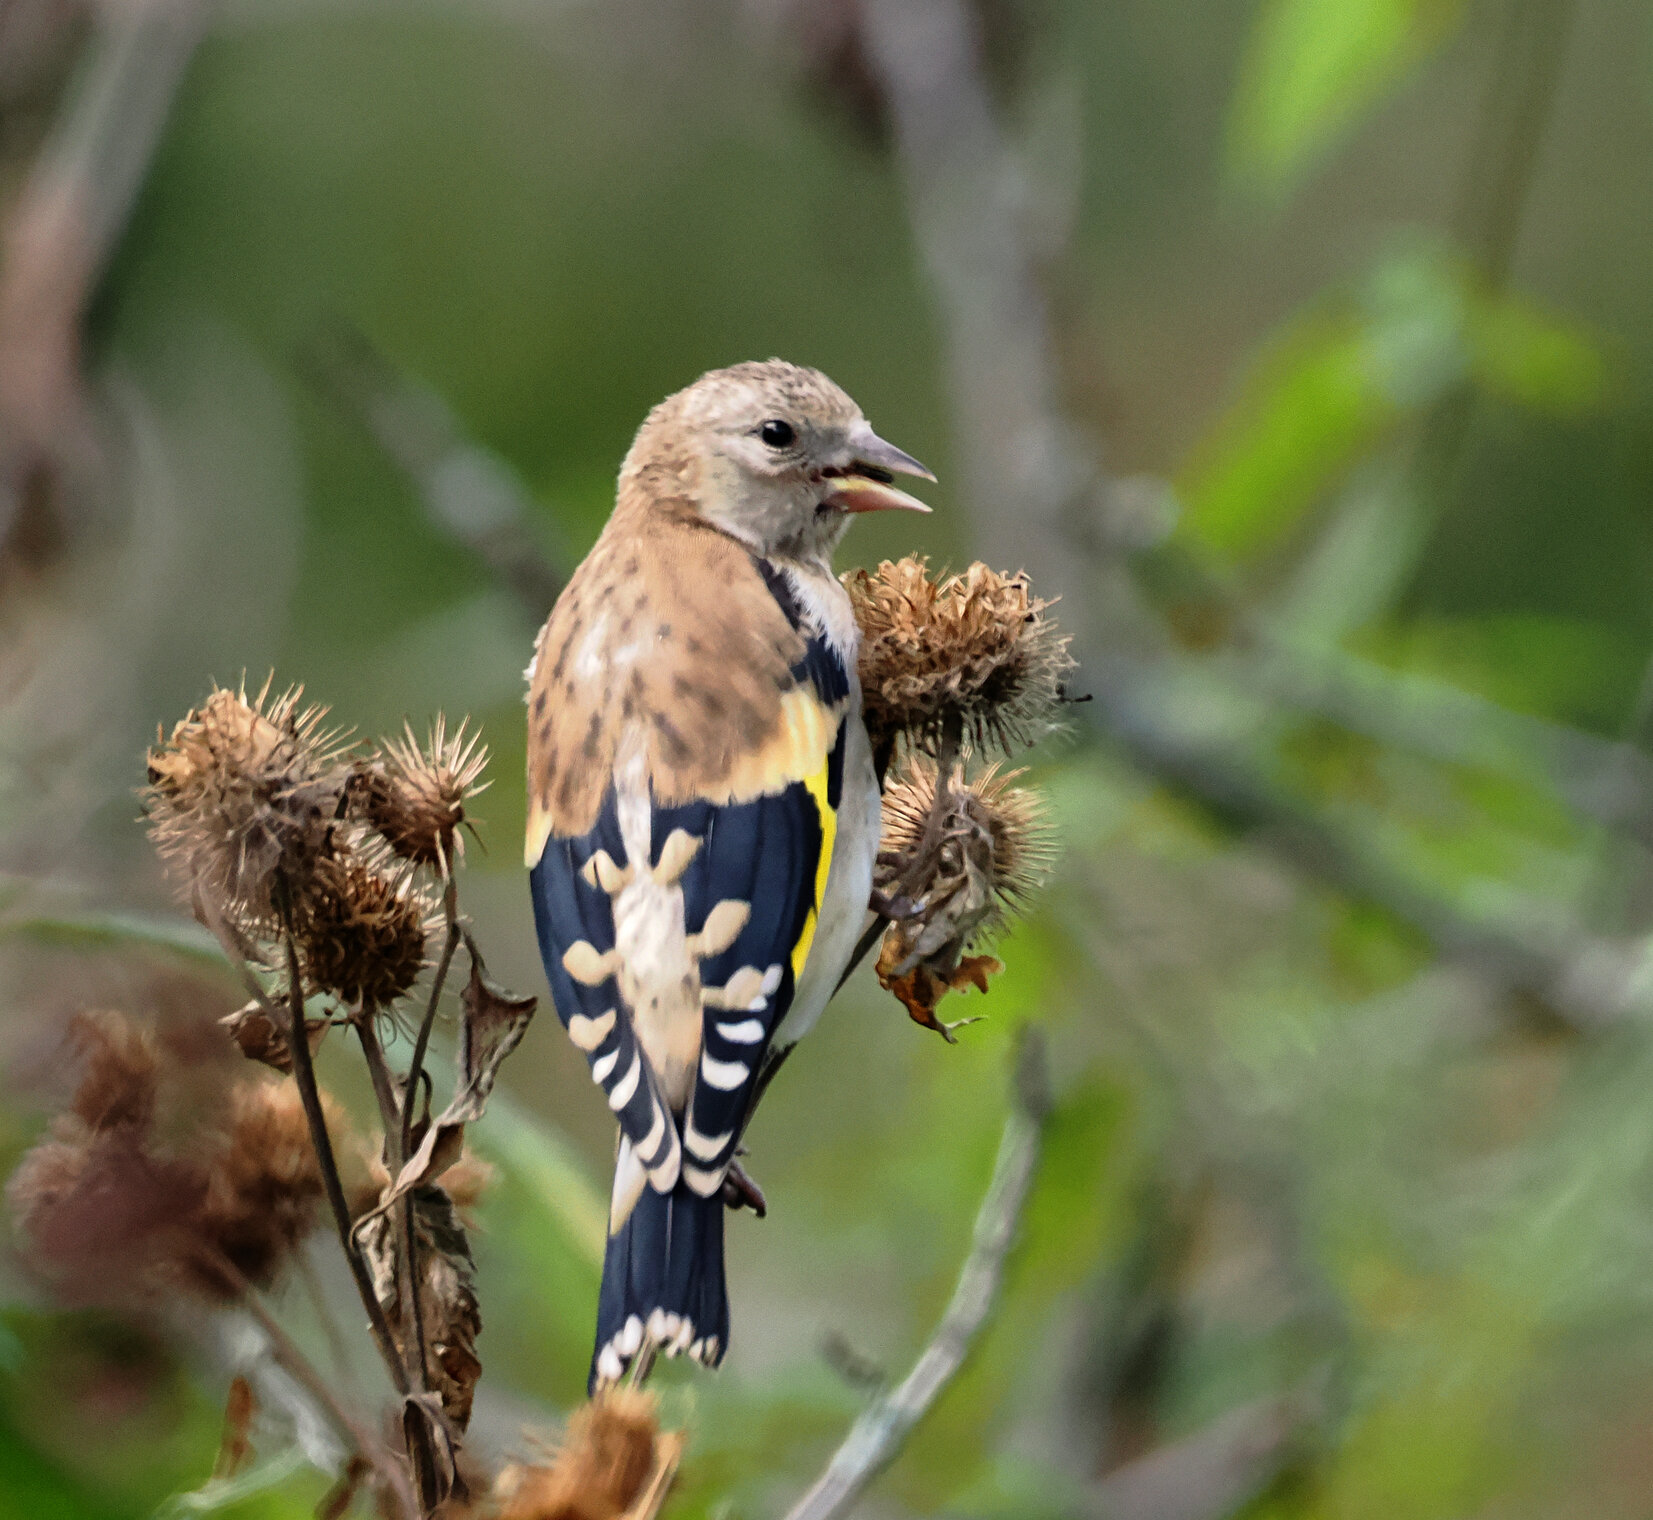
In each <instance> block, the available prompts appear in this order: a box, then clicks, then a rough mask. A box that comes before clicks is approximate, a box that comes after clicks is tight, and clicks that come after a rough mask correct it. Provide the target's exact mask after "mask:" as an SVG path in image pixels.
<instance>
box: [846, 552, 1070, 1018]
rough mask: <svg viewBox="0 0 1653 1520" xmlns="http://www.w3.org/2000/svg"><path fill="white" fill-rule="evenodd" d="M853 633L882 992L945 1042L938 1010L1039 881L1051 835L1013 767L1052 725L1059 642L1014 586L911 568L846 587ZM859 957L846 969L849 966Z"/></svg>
mask: <svg viewBox="0 0 1653 1520" xmlns="http://www.w3.org/2000/svg"><path fill="white" fill-rule="evenodd" d="M844 584H845V586H846V587H847V588H848V590H849V593H850V599H851V601H852V602H853V604H854V607H855V615H856V621H857V623H858V624H859V626H860V630H861V656H860V666H859V674H860V678H861V691H862V704H863V711H864V713H865V717H866V723H867V733H868V737H869V739H870V740H871V742H872V747H873V759H874V764H875V766H876V768H877V771H878V776H879V781H880V784H881V785H882V787H883V790H884V822H883V838H882V841H881V845H880V850H879V856H878V868H877V875H876V879H875V891H874V902H873V905H874V907H875V908H876V909H877V910H878V913H879V918H878V920H877V921H876V922H875V923H874V925H873V927H872V928H871V929H870V930H869V931H868V937H867V938H866V939H865V940H864V941H863V947H864V948H870V946H871V943H872V940H873V938H874V937H875V936H882V940H883V944H882V946H881V948H880V951H879V956H878V963H877V970H878V977H879V980H880V982H881V983H882V984H883V985H884V986H885V987H886V988H887V989H889V990H890V991H892V992H893V993H895V995H896V996H897V997H898V998H900V1000H901V1001H902V1003H903V1004H905V1005H906V1008H907V1011H908V1012H909V1013H910V1014H911V1016H912V1017H913V1019H914V1020H916V1021H917V1022H918V1023H920V1024H923V1025H925V1026H926V1027H927V1028H931V1029H934V1030H936V1031H938V1032H939V1033H940V1034H941V1035H943V1036H944V1037H945V1038H946V1039H948V1040H951V1039H952V1038H953V1030H954V1029H956V1028H957V1027H958V1026H959V1024H960V1023H967V1022H970V1021H969V1020H958V1021H955V1022H953V1023H950V1024H949V1023H943V1022H942V1021H941V1020H940V1019H938V1018H937V1016H936V1005H937V1004H938V1003H939V1002H940V1000H941V998H942V997H943V995H945V994H946V993H947V992H949V991H952V990H956V989H959V988H964V987H970V986H974V987H977V988H979V989H981V990H983V991H985V990H986V987H987V977H988V974H989V973H990V972H995V971H998V970H1001V969H1002V967H1001V965H1000V962H999V961H997V960H996V959H994V958H993V957H992V956H990V955H971V954H969V953H967V952H969V951H970V950H972V949H975V948H978V947H980V946H981V945H982V944H984V943H985V942H987V941H988V940H990V939H991V938H992V937H993V936H994V935H995V934H996V933H997V932H998V931H999V930H1001V929H1002V928H1003V927H1004V925H1005V923H1006V922H1007V921H1008V919H1009V918H1010V917H1011V916H1012V915H1013V913H1014V912H1015V911H1016V910H1017V909H1018V908H1019V907H1020V906H1021V905H1022V903H1023V901H1024V900H1025V899H1026V897H1027V895H1028V893H1029V892H1030V891H1031V890H1032V889H1033V888H1034V887H1035V886H1037V885H1038V884H1039V883H1040V882H1041V881H1042V880H1043V879H1044V876H1045V875H1046V873H1047V871H1048V868H1049V864H1050V860H1051V856H1052V849H1051V841H1050V835H1049V830H1048V828H1047V827H1046V825H1045V823H1044V821H1043V811H1042V808H1041V805H1040V802H1039V799H1038V797H1037V795H1036V794H1035V793H1034V792H1033V790H1032V789H1031V788H1030V787H1029V786H1028V785H1027V784H1026V782H1025V780H1024V775H1025V773H1024V772H1023V771H1020V770H1016V771H1009V772H1005V771H1003V770H1002V769H1001V766H1002V762H1003V761H1004V760H1005V759H1006V758H1008V757H1009V756H1010V755H1012V754H1014V753H1016V752H1017V751H1019V750H1021V749H1024V748H1026V747H1028V746H1029V745H1031V744H1033V743H1035V742H1037V741H1038V740H1039V739H1041V738H1043V737H1045V736H1046V735H1047V734H1049V733H1050V732H1052V731H1053V730H1054V729H1055V728H1057V727H1058V726H1059V721H1060V712H1061V708H1062V705H1063V703H1064V702H1065V701H1066V700H1067V692H1066V680H1067V677H1068V675H1069V673H1070V672H1071V671H1072V670H1073V668H1074V662H1073V659H1072V657H1071V655H1070V654H1069V652H1068V645H1069V642H1070V640H1069V638H1068V636H1067V635H1066V634H1064V633H1062V632H1061V631H1060V629H1059V628H1058V626H1057V624H1056V622H1055V620H1054V619H1053V618H1052V617H1051V616H1050V612H1049V608H1050V604H1049V603H1048V602H1045V601H1042V600H1041V599H1039V598H1038V597H1036V596H1034V595H1033V592H1032V589H1031V587H1030V586H1029V584H1028V579H1027V577H1026V575H1025V574H1021V573H1018V574H1015V575H1006V574H1003V573H1001V572H999V571H996V570H992V569H989V568H988V567H987V566H986V565H983V564H980V563H977V564H973V565H971V566H970V568H969V569H968V570H966V571H965V572H964V573H963V574H961V575H946V574H944V575H940V576H936V575H932V574H931V573H930V570H929V568H928V566H927V564H926V562H925V561H924V560H923V559H922V558H917V557H909V558H907V559H903V560H900V561H897V562H895V563H891V562H889V561H886V562H885V563H883V564H881V565H880V566H879V567H878V568H877V570H875V571H866V570H858V571H854V572H852V573H851V574H849V575H847V576H845V577H844ZM858 958H859V957H858Z"/></svg>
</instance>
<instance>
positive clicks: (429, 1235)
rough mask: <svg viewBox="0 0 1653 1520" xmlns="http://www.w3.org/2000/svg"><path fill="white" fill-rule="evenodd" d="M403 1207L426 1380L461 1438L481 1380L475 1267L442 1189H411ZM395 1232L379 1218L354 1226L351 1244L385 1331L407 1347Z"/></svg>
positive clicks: (409, 1334)
mask: <svg viewBox="0 0 1653 1520" xmlns="http://www.w3.org/2000/svg"><path fill="white" fill-rule="evenodd" d="M410 1202H411V1205H412V1208H413V1229H414V1238H415V1242H416V1249H417V1259H418V1277H419V1315H420V1321H421V1324H422V1325H423V1327H424V1332H425V1349H426V1354H427V1356H428V1359H429V1360H428V1364H427V1373H428V1375H429V1376H430V1378H431V1380H432V1381H433V1383H434V1384H435V1388H436V1393H437V1394H438V1396H439V1398H440V1401H441V1407H442V1411H443V1414H444V1415H445V1417H446V1418H447V1419H449V1420H450V1421H452V1423H453V1424H454V1426H456V1427H457V1428H458V1429H460V1430H463V1429H464V1428H465V1426H466V1425H467V1424H468V1423H469V1421H470V1417H471V1400H472V1397H473V1396H474V1394H475V1391H476V1382H477V1379H478V1378H479V1377H481V1375H482V1363H481V1362H480V1361H479V1360H478V1358H477V1355H476V1337H477V1335H478V1333H479V1332H480V1331H481V1329H482V1311H481V1307H480V1305H479V1304H478V1301H477V1296H476V1264H475V1262H474V1261H473V1259H472V1257H471V1247H470V1242H469V1241H468V1240H467V1239H466V1236H465V1228H464V1226H463V1225H462V1224H461V1223H460V1221H459V1216H458V1214H457V1213H456V1212H455V1210H454V1206H453V1200H452V1199H451V1198H450V1197H449V1196H448V1194H447V1192H446V1191H445V1190H444V1189H442V1188H440V1187H436V1186H433V1185H427V1186H421V1187H417V1188H415V1189H414V1190H413V1192H412V1195H411V1198H410ZM399 1228H400V1221H399V1219H398V1217H397V1216H396V1215H395V1214H394V1213H392V1212H390V1211H387V1210H385V1211H379V1212H376V1213H374V1214H373V1215H371V1216H369V1217H368V1218H367V1219H366V1220H364V1221H363V1222H362V1224H360V1225H359V1226H357V1235H356V1238H357V1241H358V1243H359V1244H360V1246H361V1250H362V1254H363V1257H364V1259H365V1260H366V1263H367V1268H368V1272H369V1274H370V1275H371V1277H372V1279H373V1291H374V1293H375V1295H376V1296H377V1297H378V1300H379V1304H380V1307H381V1308H383V1310H384V1311H385V1318H386V1319H387V1320H388V1321H389V1322H390V1328H391V1331H392V1333H393V1334H394V1335H395V1336H396V1339H397V1340H398V1342H400V1343H402V1344H403V1345H404V1346H406V1345H408V1344H411V1342H412V1339H413V1327H412V1326H411V1325H405V1324H404V1323H403V1318H402V1296H401V1293H400V1291H399V1285H398V1282H397V1273H398V1271H399V1268H400V1253H399V1251H398V1245H397V1231H398V1229H399Z"/></svg>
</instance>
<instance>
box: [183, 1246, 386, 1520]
mask: <svg viewBox="0 0 1653 1520" xmlns="http://www.w3.org/2000/svg"><path fill="white" fill-rule="evenodd" d="M209 1261H210V1265H211V1267H212V1270H213V1271H214V1272H216V1273H218V1274H219V1275H220V1276H222V1277H223V1279H224V1280H225V1281H226V1282H227V1283H229V1284H230V1285H231V1286H232V1287H233V1288H234V1289H235V1290H236V1294H237V1296H238V1298H239V1301H240V1304H241V1307H242V1308H244V1309H245V1310H246V1311H247V1313H249V1314H250V1315H252V1317H253V1318H254V1319H255V1320H257V1321H258V1324H259V1327H260V1328H261V1329H262V1330H263V1331H264V1335H265V1338H266V1339H267V1340H268V1341H269V1343H270V1353H271V1355H272V1356H274V1357H275V1359H276V1361H277V1362H278V1363H279V1364H280V1365H281V1366H282V1367H284V1368H285V1369H286V1370H287V1371H288V1372H289V1373H291V1374H292V1376H293V1377H294V1378H295V1379H296V1380H297V1381H298V1383H299V1385H300V1386H301V1387H302V1388H303V1389H304V1391H305V1392H306V1393H308V1394H309V1395H310V1397H311V1398H313V1399H314V1400H315V1401H316V1404H317V1405H318V1407H319V1408H320V1409H321V1410H322V1412H323V1413H325V1414H326V1415H327V1417H328V1419H329V1420H330V1421H331V1422H332V1424H333V1428H334V1429H335V1430H336V1431H337V1432H338V1434H339V1435H340V1436H342V1437H343V1438H344V1439H345V1440H346V1441H347V1442H348V1443H349V1444H350V1445H351V1446H352V1447H354V1448H355V1450H356V1452H357V1454H358V1455H359V1456H361V1457H362V1459H363V1460H364V1461H366V1462H368V1463H370V1464H371V1465H372V1467H373V1469H374V1471H376V1472H377V1473H378V1474H379V1475H380V1477H381V1478H382V1479H383V1480H384V1483H385V1488H386V1490H387V1492H389V1493H390V1494H392V1495H394V1497H395V1499H396V1501H397V1505H398V1507H399V1508H400V1510H401V1512H402V1513H403V1514H404V1515H405V1516H407V1517H409V1520H414V1517H417V1515H418V1513H419V1510H418V1506H417V1505H416V1504H415V1503H414V1499H413V1490H412V1488H411V1487H410V1486H409V1485H408V1479H407V1474H406V1473H405V1472H404V1471H402V1469H401V1467H400V1466H399V1465H398V1464H397V1462H396V1460H395V1458H394V1457H393V1456H391V1454H390V1453H389V1452H387V1451H386V1450H385V1449H384V1447H383V1445H382V1444H381V1443H380V1442H379V1441H377V1440H376V1439H375V1438H374V1435H373V1432H372V1431H371V1430H369V1429H368V1428H367V1427H366V1426H365V1425H363V1424H362V1423H361V1422H360V1421H359V1420H358V1419H357V1418H356V1417H355V1416H354V1415H353V1414H351V1413H350V1411H349V1410H348V1409H346V1408H345V1407H344V1405H343V1404H341V1403H340V1402H339V1398H338V1395H337V1394H336V1393H334V1391H333V1389H332V1386H331V1385H330V1384H329V1383H328V1381H327V1379H326V1378H324V1377H323V1376H322V1375H321V1373H320V1372H318V1371H317V1370H316V1367H315V1365H314V1364H313V1363H312V1362H311V1360H310V1358H309V1357H307V1356H306V1355H305V1354H304V1353H303V1352H302V1351H301V1350H300V1349H299V1347H298V1344H297V1342H295V1341H294V1340H293V1338H292V1337H291V1336H290V1335H288V1333H287V1331H286V1330H285V1329H284V1328H283V1326H282V1324H281V1321H280V1320H278V1319H277V1318H276V1317H275V1315H274V1314H272V1313H271V1312H270V1308H269V1305H268V1304H266V1303H265V1302H264V1300H263V1298H262V1297H261V1296H260V1295H259V1293H258V1290H257V1289H256V1288H254V1287H253V1285H252V1284H251V1283H250V1282H248V1281H247V1279H246V1277H245V1276H244V1275H243V1274H242V1272H241V1271H240V1269H239V1268H238V1267H237V1266H236V1265H235V1263H234V1262H232V1261H231V1260H230V1259H229V1257H227V1256H225V1255H224V1254H223V1252H221V1251H213V1252H212V1253H211V1254H210V1257H209Z"/></svg>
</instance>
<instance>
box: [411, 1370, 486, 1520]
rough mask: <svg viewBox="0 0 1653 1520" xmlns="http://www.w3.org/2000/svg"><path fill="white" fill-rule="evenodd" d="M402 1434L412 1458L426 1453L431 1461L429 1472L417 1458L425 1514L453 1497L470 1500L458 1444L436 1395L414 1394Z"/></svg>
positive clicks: (415, 1461) (414, 1468)
mask: <svg viewBox="0 0 1653 1520" xmlns="http://www.w3.org/2000/svg"><path fill="white" fill-rule="evenodd" d="M402 1432H403V1435H404V1437H405V1438H406V1440H407V1445H408V1451H409V1453H410V1454H413V1453H422V1454H424V1455H426V1456H428V1457H429V1459H430V1465H429V1467H428V1469H427V1467H426V1466H425V1464H424V1462H422V1461H420V1460H418V1458H417V1457H416V1458H415V1460H414V1464H413V1475H414V1480H415V1481H416V1482H417V1483H418V1485H419V1502H420V1504H421V1506H422V1509H423V1512H424V1513H425V1514H427V1515H428V1514H430V1513H431V1512H432V1511H434V1510H435V1509H436V1508H437V1507H438V1506H439V1505H442V1504H445V1503H446V1502H447V1501H448V1499H449V1498H450V1497H458V1498H461V1499H464V1498H468V1497H469V1493H468V1492H467V1490H466V1488H465V1485H464V1483H463V1482H462V1481H461V1479H460V1477H459V1450H458V1444H459V1443H458V1440H457V1438H456V1437H455V1435H454V1430H453V1426H452V1425H450V1424H449V1423H448V1419H447V1416H446V1415H445V1414H443V1412H442V1403H441V1400H440V1399H438V1398H437V1396H436V1395H435V1394H434V1393H413V1394H409V1395H408V1396H407V1398H406V1399H404V1400H403V1401H402Z"/></svg>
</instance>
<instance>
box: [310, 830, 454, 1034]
mask: <svg viewBox="0 0 1653 1520" xmlns="http://www.w3.org/2000/svg"><path fill="white" fill-rule="evenodd" d="M432 922H433V920H432V906H431V904H430V902H429V901H428V900H427V899H426V898H425V897H424V895H423V894H421V893H420V892H419V891H418V890H417V888H416V887H415V886H414V885H413V883H412V881H411V880H408V879H403V880H402V881H399V882H398V881H392V880H391V879H390V878H389V877H387V876H384V875H381V874H380V873H379V872H377V871H373V870H370V869H369V868H368V867H367V866H365V865H363V864H362V863H361V862H360V861H359V860H357V859H356V858H355V857H353V856H348V855H345V856H335V857H333V858H330V859H326V860H322V861H318V862H317V864H316V870H315V874H314V879H313V881H312V883H311V888H310V891H309V893H308V894H307V896H306V898H305V900H304V903H303V911H302V913H301V915H300V916H299V918H298V921H297V923H296V924H295V926H294V929H295V934H296V936H297V939H298V949H299V961H300V965H301V966H302V968H303V973H304V978H305V981H306V982H307V983H308V984H309V985H310V986H311V987H313V988H314V989H315V990H316V991H318V992H330V993H332V994H333V995H334V996H335V997H338V998H340V999H342V1000H343V1001H344V1002H346V1003H349V1004H363V1005H370V1006H372V1007H375V1008H384V1007H388V1006H389V1005H390V1004H391V1003H393V1002H395V1000H396V999H397V998H399V997H400V996H401V995H402V994H403V993H404V992H406V991H407V990H408V988H409V987H411V986H412V985H413V984H414V982H415V981H416V980H417V979H418V976H419V972H420V971H421V970H422V969H423V967H424V964H425V945H426V941H427V939H428V937H429V934H430V930H431V927H432Z"/></svg>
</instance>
